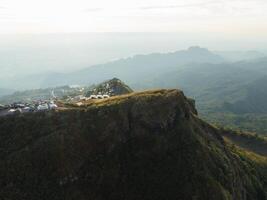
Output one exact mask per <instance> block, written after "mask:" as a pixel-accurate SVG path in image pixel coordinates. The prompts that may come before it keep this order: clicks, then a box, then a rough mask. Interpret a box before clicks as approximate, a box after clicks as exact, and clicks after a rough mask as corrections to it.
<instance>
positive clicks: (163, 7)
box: [138, 1, 221, 10]
mask: <svg viewBox="0 0 267 200" xmlns="http://www.w3.org/2000/svg"><path fill="white" fill-rule="evenodd" d="M218 3H221V2H218V1H208V2H202V3H192V4H180V5H178V4H177V5H165V6H143V7H139V8H138V9H141V10H154V9H175V8H191V7H201V6H209V5H211V4H218Z"/></svg>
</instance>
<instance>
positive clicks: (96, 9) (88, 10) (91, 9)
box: [83, 8, 104, 12]
mask: <svg viewBox="0 0 267 200" xmlns="http://www.w3.org/2000/svg"><path fill="white" fill-rule="evenodd" d="M102 10H104V8H87V9H85V10H83V11H84V12H99V11H102Z"/></svg>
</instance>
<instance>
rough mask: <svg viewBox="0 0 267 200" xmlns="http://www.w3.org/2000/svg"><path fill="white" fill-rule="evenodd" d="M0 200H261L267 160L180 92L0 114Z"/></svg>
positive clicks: (148, 93)
mask: <svg viewBox="0 0 267 200" xmlns="http://www.w3.org/2000/svg"><path fill="white" fill-rule="evenodd" d="M0 130H1V132H0V159H1V162H0V177H1V178H0V199H8V200H17V199H25V200H26V199H27V200H31V199H34V200H38V199H44V200H47V199H49V200H53V199H65V200H68V199H75V200H85V199H94V200H107V199H111V200H112V199H114V200H119V199H127V200H128V199H129V200H130V199H144V200H146V199H151V200H157V199H159V200H162V199H168V200H171V199H184V200H187V199H188V200H190V199H198V200H202V199H203V200H209V199H210V200H230V199H232V200H255V199H257V200H265V199H267V194H266V191H267V161H266V157H263V156H260V155H257V154H254V153H250V152H248V151H247V150H246V149H242V148H239V147H237V146H235V145H233V144H231V142H228V141H227V140H224V139H223V138H222V136H221V134H222V130H221V129H217V128H215V127H213V126H211V125H209V124H207V123H206V122H204V121H202V120H201V119H199V118H198V116H197V111H196V109H195V108H194V106H193V101H192V100H188V99H187V98H186V97H185V96H184V94H183V93H182V92H181V91H178V90H155V91H145V92H140V93H131V94H127V95H122V96H115V97H112V98H109V99H104V100H94V101H91V103H90V102H89V101H88V104H87V105H85V106H81V107H77V106H68V108H66V109H65V110H61V111H56V112H44V113H34V114H26V115H18V116H8V117H4V118H0Z"/></svg>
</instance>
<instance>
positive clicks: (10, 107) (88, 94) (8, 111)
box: [0, 78, 132, 117]
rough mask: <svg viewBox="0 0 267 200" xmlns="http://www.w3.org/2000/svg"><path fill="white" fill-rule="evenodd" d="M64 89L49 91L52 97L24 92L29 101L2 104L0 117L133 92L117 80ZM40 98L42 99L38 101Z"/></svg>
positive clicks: (54, 108) (78, 103)
mask: <svg viewBox="0 0 267 200" xmlns="http://www.w3.org/2000/svg"><path fill="white" fill-rule="evenodd" d="M62 88H63V87H62ZM62 88H61V89H60V90H59V89H58V88H57V89H51V91H49V94H50V95H39V96H38V95H34V98H33V97H31V95H30V94H31V93H30V94H29V92H24V94H29V95H28V96H27V95H24V96H26V97H27V101H26V100H25V101H23V100H21V101H17V102H12V103H10V104H5V105H2V104H0V117H2V116H7V115H14V114H24V113H31V112H46V111H51V110H57V109H60V108H61V106H62V103H63V105H64V103H70V104H76V105H78V106H81V105H83V102H85V101H89V100H99V99H106V98H110V97H112V96H117V95H122V94H127V93H130V92H132V89H131V88H130V87H129V86H127V85H125V84H124V83H123V82H122V81H121V80H119V79H117V78H114V79H111V80H108V81H105V82H103V83H101V84H98V85H96V86H92V87H89V88H88V89H85V88H84V87H81V88H79V87H77V88H76V89H75V90H73V89H72V88H70V89H68V87H65V86H64V89H62ZM45 91H47V90H45ZM58 91H60V92H58ZM16 94H18V93H16ZM14 96H15V95H14ZM38 97H39V98H40V99H36V98H38Z"/></svg>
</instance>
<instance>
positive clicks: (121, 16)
mask: <svg viewBox="0 0 267 200" xmlns="http://www.w3.org/2000/svg"><path fill="white" fill-rule="evenodd" d="M266 10H267V1H266V0H0V34H17V33H62V32H63V33H65V32H191V33H192V32H209V33H212V32H215V33H223V34H229V35H237V36H240V34H242V35H245V36H246V35H249V36H264V35H266V34H267V12H266Z"/></svg>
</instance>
